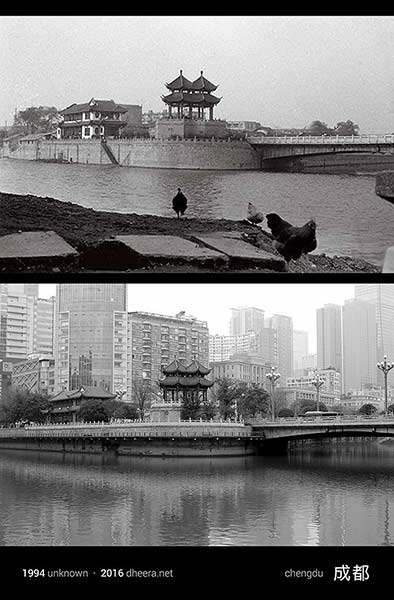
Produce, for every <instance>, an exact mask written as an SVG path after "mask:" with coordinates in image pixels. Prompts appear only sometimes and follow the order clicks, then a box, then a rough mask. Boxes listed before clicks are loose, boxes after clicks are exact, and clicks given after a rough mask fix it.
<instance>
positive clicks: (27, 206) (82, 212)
mask: <svg viewBox="0 0 394 600" xmlns="http://www.w3.org/2000/svg"><path fill="white" fill-rule="evenodd" d="M21 231H22V232H25V231H54V232H56V233H57V234H58V235H59V236H61V237H62V238H63V239H64V240H65V241H66V242H68V243H69V244H70V245H71V246H73V248H75V249H76V250H77V251H78V252H79V253H80V255H81V256H83V255H84V254H86V253H89V252H92V250H93V251H95V249H97V248H98V247H99V246H100V244H102V242H103V241H104V240H111V239H114V238H115V237H116V236H119V235H142V234H144V235H172V236H179V237H182V238H184V239H187V240H192V239H193V236H194V235H196V234H210V233H215V232H218V231H220V232H238V233H239V234H240V236H242V239H244V240H245V241H247V242H249V243H250V244H252V245H253V246H255V247H258V248H261V249H262V250H265V251H266V252H267V253H269V254H272V255H273V256H279V255H278V253H277V252H276V250H275V249H274V248H273V246H272V238H271V236H270V234H269V233H268V232H266V231H264V230H262V229H261V228H259V227H257V226H253V225H251V224H250V223H248V222H247V221H230V220H227V219H215V220H210V219H194V218H185V217H184V218H182V219H179V220H178V219H177V218H176V217H173V218H170V217H158V216H155V215H137V214H134V213H132V214H124V213H115V212H105V211H96V210H93V209H91V208H84V207H82V206H79V205H78V204H74V203H72V202H61V201H59V200H56V199H54V198H42V197H37V196H31V195H17V194H6V193H0V236H5V235H8V234H14V233H18V232H21ZM98 268H99V267H98ZM251 268H253V267H252V265H251ZM27 270H29V271H30V272H31V271H34V270H37V271H38V270H39V271H41V267H40V266H39V265H38V266H37V268H36V269H35V268H34V266H33V267H32V266H30V267H29V268H28V269H27ZM62 270H63V269H62ZM64 270H75V267H74V268H71V269H67V268H65V269H64ZM81 270H83V266H82V268H81ZM134 270H135V269H134ZM149 270H154V269H152V268H150V269H149ZM171 270H175V271H176V270H177V268H176V265H175V266H174V265H173V266H172V269H171ZM179 270H181V271H185V270H188V269H185V266H184V265H183V266H182V267H181V266H180V267H179ZM190 270H191V271H192V270H194V269H190ZM287 270H288V272H292V273H321V272H325V273H328V272H335V273H338V272H340V273H342V272H353V273H355V272H357V273H359V272H364V273H378V272H380V271H381V268H380V267H377V266H375V265H372V264H370V263H368V262H366V261H364V260H362V259H359V258H351V257H346V256H333V257H329V256H326V255H324V254H321V255H319V254H310V255H308V256H307V257H302V258H300V259H299V260H297V261H291V262H290V264H289V266H288V269H287ZM3 271H4V269H3Z"/></svg>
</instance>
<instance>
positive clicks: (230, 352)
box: [209, 306, 293, 383]
mask: <svg viewBox="0 0 394 600" xmlns="http://www.w3.org/2000/svg"><path fill="white" fill-rule="evenodd" d="M229 330H230V334H229V335H212V336H210V356H209V358H210V364H211V365H215V364H216V365H217V366H218V367H219V365H220V368H221V371H219V372H221V373H226V371H225V370H223V369H225V367H226V364H225V363H226V362H227V363H228V362H229V361H230V362H231V361H232V360H233V362H234V361H235V362H234V364H233V365H232V366H230V365H228V371H227V372H228V373H229V375H230V378H231V375H232V373H231V372H230V371H231V369H233V370H234V369H235V370H237V369H239V368H240V367H239V366H238V365H239V364H240V362H239V360H240V358H241V357H242V359H243V361H244V363H245V366H244V369H245V372H246V373H248V372H249V371H250V369H249V367H248V365H249V364H251V361H252V363H253V364H254V369H255V373H256V379H253V377H251V378H250V381H254V383H259V382H261V377H262V375H261V372H260V371H259V370H258V368H257V367H258V366H259V365H260V366H261V365H265V366H266V367H271V366H275V367H277V369H278V370H279V372H280V374H281V377H282V380H284V381H285V380H286V378H287V377H290V376H291V375H292V374H293V320H292V318H291V317H289V316H285V315H272V316H267V315H266V314H265V311H264V310H262V309H260V308H255V307H248V306H247V307H239V308H233V309H231V318H230V327H229ZM245 358H247V359H248V360H246V361H245ZM214 372H216V371H214ZM233 375H234V377H235V374H234V373H233ZM257 377H259V379H257ZM243 379H245V380H247V377H245V378H243Z"/></svg>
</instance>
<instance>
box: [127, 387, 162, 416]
mask: <svg viewBox="0 0 394 600" xmlns="http://www.w3.org/2000/svg"><path fill="white" fill-rule="evenodd" d="M157 395H158V390H156V388H155V387H154V386H153V385H152V384H151V382H150V381H146V380H145V379H134V381H133V385H132V400H133V404H134V405H135V406H136V407H137V410H138V411H139V418H140V419H144V416H145V412H146V410H147V409H148V408H150V405H151V402H152V398H153V397H155V396H157Z"/></svg>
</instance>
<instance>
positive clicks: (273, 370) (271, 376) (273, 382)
mask: <svg viewBox="0 0 394 600" xmlns="http://www.w3.org/2000/svg"><path fill="white" fill-rule="evenodd" d="M266 377H267V379H269V382H270V384H271V418H272V420H273V421H275V407H274V393H275V386H276V382H277V381H278V379H279V377H280V373H278V372H277V370H276V367H271V371H270V372H269V373H267V375H266Z"/></svg>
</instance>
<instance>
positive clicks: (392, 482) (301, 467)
mask: <svg viewBox="0 0 394 600" xmlns="http://www.w3.org/2000/svg"><path fill="white" fill-rule="evenodd" d="M393 542H394V448H393V446H389V447H387V446H385V445H384V444H377V443H376V442H357V443H356V442H353V443H351V442H347V443H338V444H333V445H330V446H321V447H311V448H309V449H308V450H303V451H297V452H294V453H291V454H289V456H287V457H245V458H216V459H213V458H206V459H201V458H199V459H197V458H195V459H165V458H160V459H154V458H139V457H138V458H133V457H116V456H109V455H108V456H97V455H90V456H87V455H85V456H83V455H71V454H67V455H62V454H57V453H38V452H37V453H34V452H30V453H27V452H24V451H9V450H1V454H0V545H1V546H11V545H13V546H26V545H44V546H50V545H52V546H80V545H91V546H137V545H138V546H174V545H183V546H185V545H191V546H226V545H238V546H309V545H311V546H317V545H321V546H328V545H333V546H342V545H343V546H348V545H354V546H368V545H370V546H379V545H392V544H393Z"/></svg>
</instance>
